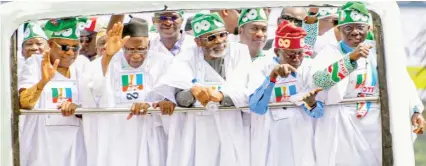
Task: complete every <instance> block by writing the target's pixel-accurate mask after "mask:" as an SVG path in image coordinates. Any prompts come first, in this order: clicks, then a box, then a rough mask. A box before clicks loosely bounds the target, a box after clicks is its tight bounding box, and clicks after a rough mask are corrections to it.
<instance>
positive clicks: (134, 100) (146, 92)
mask: <svg viewBox="0 0 426 166" xmlns="http://www.w3.org/2000/svg"><path fill="white" fill-rule="evenodd" d="M172 59H173V57H172V56H169V55H166V54H163V53H159V52H154V51H149V36H148V23H147V21H145V20H144V19H140V18H132V19H131V20H130V22H129V23H127V24H124V25H123V24H121V23H116V24H114V26H113V27H112V28H111V30H110V31H109V32H108V36H107V38H106V44H105V52H104V55H103V56H102V57H101V58H98V59H96V60H95V61H93V62H92V63H91V69H90V70H89V71H88V72H90V74H88V75H87V76H88V77H86V78H85V85H86V86H87V87H86V88H87V89H88V90H84V92H87V93H84V97H85V100H84V102H83V103H82V104H83V105H82V106H83V107H91V108H93V107H97V108H115V107H130V109H129V110H130V111H131V113H130V114H129V115H125V114H109V115H85V119H84V121H83V122H84V125H85V126H84V129H85V139H86V145H87V153H88V163H87V165H90V166H105V165H111V166H115V165H126V166H163V165H165V162H166V156H167V155H166V149H167V137H166V134H165V131H164V129H163V126H162V122H161V118H160V114H159V113H152V114H147V109H148V108H150V107H154V108H155V107H159V108H160V110H161V111H162V113H163V114H170V113H171V112H173V110H174V107H175V104H173V103H172V102H170V101H164V100H163V99H164V98H161V97H160V96H154V95H151V94H153V93H150V92H151V90H152V88H153V86H154V85H155V84H156V82H157V81H158V80H159V78H160V77H161V76H162V75H163V74H164V72H165V71H166V69H167V68H166V66H168V65H169V63H170V62H171V60H172ZM137 115H143V116H137ZM126 117H127V118H126Z"/></svg>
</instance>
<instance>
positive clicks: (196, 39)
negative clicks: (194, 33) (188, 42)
mask: <svg viewBox="0 0 426 166" xmlns="http://www.w3.org/2000/svg"><path fill="white" fill-rule="evenodd" d="M194 41H195V43H196V44H197V46H198V47H201V41H200V39H199V38H194Z"/></svg>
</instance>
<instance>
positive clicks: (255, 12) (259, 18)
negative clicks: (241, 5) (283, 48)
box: [238, 8, 268, 61]
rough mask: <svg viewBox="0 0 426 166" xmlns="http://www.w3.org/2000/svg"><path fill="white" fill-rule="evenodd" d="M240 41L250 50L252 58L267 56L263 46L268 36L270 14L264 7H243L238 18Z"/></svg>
mask: <svg viewBox="0 0 426 166" xmlns="http://www.w3.org/2000/svg"><path fill="white" fill-rule="evenodd" d="M238 27H239V34H240V35H239V36H240V42H241V43H243V44H246V45H247V46H248V48H249V50H250V56H251V59H252V60H253V61H254V60H255V59H256V58H259V57H263V56H265V53H264V52H263V51H262V48H263V47H264V46H265V44H266V39H267V38H268V36H267V35H268V33H267V31H268V16H267V15H266V12H265V10H264V9H263V8H255V9H243V10H242V11H241V15H240V18H239V19H238Z"/></svg>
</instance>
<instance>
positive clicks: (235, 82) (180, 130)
mask: <svg viewBox="0 0 426 166" xmlns="http://www.w3.org/2000/svg"><path fill="white" fill-rule="evenodd" d="M227 46H228V47H227V49H226V55H225V57H224V68H225V73H226V78H227V80H226V81H225V80H223V78H222V77H221V76H220V75H219V74H218V73H216V71H215V70H214V69H213V68H212V67H210V65H209V64H208V63H207V62H206V61H205V60H204V55H203V53H202V50H201V48H199V47H197V46H193V47H190V48H188V49H186V50H183V51H182V52H181V53H180V54H179V55H177V56H176V58H175V59H174V61H173V63H172V65H171V66H170V67H169V69H168V72H167V74H166V75H165V76H164V77H162V78H163V79H162V80H160V82H159V84H158V86H156V88H155V92H157V93H158V94H160V95H162V96H164V97H166V98H168V99H170V100H172V101H175V97H174V95H175V94H174V91H170V90H169V89H170V88H171V89H175V88H178V89H190V88H191V87H192V86H193V83H192V82H191V81H192V80H193V79H197V80H198V82H199V83H200V84H203V83H209V82H216V83H223V86H222V92H223V93H224V94H226V95H229V96H230V97H231V99H232V101H233V102H234V104H235V105H236V106H237V107H241V106H245V105H247V104H248V96H247V93H246V85H247V84H246V83H247V68H249V67H250V66H249V65H251V58H250V54H249V50H248V48H247V46H246V45H242V44H239V43H233V42H229V43H228V45H227ZM206 80H210V81H209V82H207V81H206ZM165 89H167V90H165ZM170 92H173V93H170ZM170 122H171V123H170V127H173V129H172V128H170V129H169V141H170V140H174V142H169V144H168V146H169V147H168V159H167V165H169V166H171V165H173V166H194V165H203V166H218V165H236V166H237V165H241V166H244V165H249V153H248V152H249V148H248V147H249V144H248V141H249V138H247V137H243V136H244V133H248V131H246V132H245V131H244V129H248V128H244V127H243V125H244V122H243V119H242V115H241V111H237V110H236V111H224V112H215V113H201V112H200V113H185V114H181V115H179V116H172V118H171V121H170ZM172 133H173V134H174V135H172Z"/></svg>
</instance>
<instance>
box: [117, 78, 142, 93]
mask: <svg viewBox="0 0 426 166" xmlns="http://www.w3.org/2000/svg"><path fill="white" fill-rule="evenodd" d="M121 86H122V87H121V89H122V90H123V92H127V91H128V90H142V89H143V75H142V74H128V75H122V76H121Z"/></svg>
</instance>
